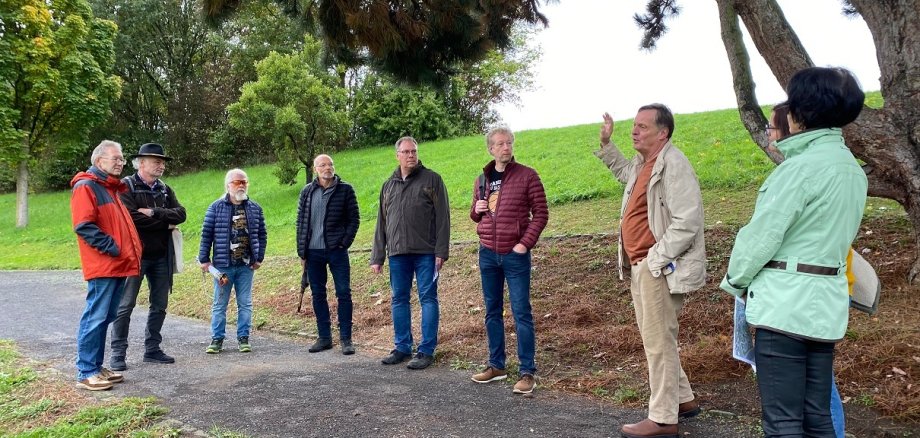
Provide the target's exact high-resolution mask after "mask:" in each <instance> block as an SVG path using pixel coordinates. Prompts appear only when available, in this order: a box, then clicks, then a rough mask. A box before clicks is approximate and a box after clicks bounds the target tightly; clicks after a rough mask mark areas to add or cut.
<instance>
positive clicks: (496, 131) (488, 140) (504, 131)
mask: <svg viewBox="0 0 920 438" xmlns="http://www.w3.org/2000/svg"><path fill="white" fill-rule="evenodd" d="M495 134H505V135H507V136H508V137H511V143H514V133H513V132H511V128H509V127H507V126H505V125H500V126H496V127H494V128H492V129H490V130H489V132H488V133H486V148H489V147H491V146H492V137H494V136H495Z"/></svg>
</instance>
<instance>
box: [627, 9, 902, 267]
mask: <svg viewBox="0 0 920 438" xmlns="http://www.w3.org/2000/svg"><path fill="white" fill-rule="evenodd" d="M716 3H717V4H718V6H719V18H720V23H721V27H722V41H723V42H724V44H725V51H726V53H727V54H728V59H729V63H730V64H731V68H732V76H733V77H734V87H735V95H736V97H737V100H738V111H739V113H740V114H741V120H742V122H743V123H744V125H745V127H746V128H747V130H748V131H749V132H750V133H751V137H752V138H753V139H754V141H756V142H757V143H758V144H760V145H761V146H762V147H763V146H766V144H767V134H766V132H765V130H764V126H765V125H766V118H765V117H764V115H763V112H762V111H761V110H760V106H759V104H758V102H757V99H756V97H755V95H754V81H753V79H752V78H751V73H750V65H749V64H750V63H749V58H748V52H747V47H746V46H745V44H744V40H743V39H742V37H741V29H740V23H739V18H740V21H741V22H743V23H744V27H745V28H746V29H747V30H748V33H749V34H750V35H751V39H752V40H753V42H754V46H755V49H756V50H757V51H758V52H760V54H761V55H762V56H763V58H764V60H766V62H767V65H768V66H769V67H770V69H771V70H772V71H773V75H774V76H775V77H776V80H777V81H779V83H780V84H783V85H785V84H787V83H788V82H789V79H790V78H791V77H792V75H793V74H795V72H797V71H798V70H800V69H802V68H806V67H811V66H813V65H814V63H813V62H812V60H811V57H810V56H809V55H808V52H807V51H806V50H805V47H804V46H803V45H802V43H801V41H799V38H798V36H796V34H795V31H793V30H792V27H791V26H790V25H789V23H788V22H787V21H786V18H785V16H784V15H783V11H782V9H781V8H780V7H779V5H778V4H777V3H776V1H775V0H717V1H716ZM842 3H843V12H844V13H846V14H850V15H857V14H858V15H860V16H862V18H863V19H864V20H865V21H866V24H867V25H868V26H869V31H870V32H871V33H872V38H873V40H875V48H876V56H877V57H878V63H879V67H880V70H881V73H882V77H881V84H882V90H881V92H882V97H883V98H884V105H883V106H882V108H880V109H874V108H868V107H866V108H864V109H863V111H862V113H861V114H860V116H859V118H858V119H857V120H856V121H855V122H853V123H851V124H850V125H848V126H846V127H845V128H844V130H843V131H844V135H845V137H846V141H847V145H848V146H849V147H850V149H851V150H852V151H853V153H854V155H856V157H857V158H859V159H861V160H863V161H864V162H865V163H866V164H867V165H866V166H864V169H865V170H866V174H867V176H868V178H869V195H870V196H878V197H883V198H888V199H893V200H895V201H897V202H898V203H900V204H901V205H902V206H903V207H904V209H905V210H906V212H907V215H908V216H909V217H910V220H911V222H912V224H913V232H914V236H915V238H916V241H917V242H918V247H917V250H918V253H917V256H918V257H917V259H916V260H915V262H914V264H913V267H912V268H911V270H910V273H909V274H908V276H909V280H910V281H914V280H915V279H916V278H917V275H918V274H920V172H918V170H917V169H920V154H918V151H920V80H918V78H920V1H917V0H907V1H876V0H844V1H843V2H842ZM679 11H680V10H679V8H678V7H676V0H651V1H649V3H648V10H647V13H646V14H645V15H641V16H640V15H637V16H636V17H635V18H636V21H637V23H639V24H640V25H642V26H644V27H645V29H646V39H645V42H644V46H645V47H653V46H654V41H655V40H656V39H657V38H658V37H660V36H661V35H662V34H663V33H664V32H665V31H666V30H667V27H666V26H665V25H664V21H665V19H667V18H668V17H670V16H674V15H676V14H678V13H679ZM814 19H815V20H820V17H815V18H814ZM771 159H773V160H774V161H778V160H779V157H771Z"/></svg>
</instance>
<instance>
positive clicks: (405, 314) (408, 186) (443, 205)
mask: <svg viewBox="0 0 920 438" xmlns="http://www.w3.org/2000/svg"><path fill="white" fill-rule="evenodd" d="M396 160H397V161H398V162H399V166H398V167H397V168H396V170H395V171H394V172H393V175H392V176H390V178H388V179H387V180H386V182H384V183H383V187H382V188H381V189H380V202H379V204H378V205H379V207H378V210H377V227H376V229H375V231H374V245H373V249H372V250H371V260H370V263H371V269H372V270H373V271H374V273H375V274H379V273H380V272H381V270H382V267H383V262H384V259H386V258H389V260H390V288H391V289H392V304H391V307H392V311H393V332H394V339H393V343H394V344H395V347H396V348H394V349H393V351H391V352H390V355H389V356H387V357H385V358H384V359H383V360H382V362H383V364H384V365H395V364H399V363H402V362H405V361H406V360H408V359H409V358H411V357H412V347H413V340H412V310H411V308H410V306H409V295H410V293H411V292H412V277H415V280H416V284H417V285H418V296H419V304H420V305H421V307H422V324H421V325H422V339H421V342H419V344H418V353H417V354H416V355H415V357H414V358H413V359H412V360H411V361H409V364H408V365H407V367H408V368H409V369H414V370H420V369H424V368H428V366H430V365H431V364H432V363H434V350H435V347H436V346H437V344H438V318H439V312H440V310H439V308H438V271H440V270H441V266H443V264H444V262H445V261H447V256H448V250H449V246H450V205H449V203H448V201H447V188H446V187H445V186H444V181H443V180H442V179H441V176H440V175H438V174H437V173H435V172H434V171H432V170H429V169H428V168H426V167H425V166H423V165H422V162H421V160H419V159H418V142H416V141H415V139H414V138H412V137H402V138H400V139H399V140H397V141H396Z"/></svg>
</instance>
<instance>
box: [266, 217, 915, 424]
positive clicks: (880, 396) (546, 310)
mask: <svg viewBox="0 0 920 438" xmlns="http://www.w3.org/2000/svg"><path fill="white" fill-rule="evenodd" d="M908 227H909V224H907V223H906V222H905V221H904V220H902V219H898V218H875V219H872V218H869V219H866V220H864V226H863V228H862V230H861V231H860V234H859V236H858V238H857V240H856V242H855V247H856V249H857V250H858V251H860V252H861V253H862V254H863V255H864V257H865V258H866V259H867V260H869V262H871V263H872V265H873V266H875V267H876V269H877V270H878V271H879V275H880V277H881V280H882V282H883V285H884V286H883V295H882V301H881V305H880V309H879V312H878V313H877V314H876V315H874V316H871V317H870V316H867V315H865V314H863V313H860V312H857V311H851V316H850V326H849V330H848V332H847V337H846V340H844V341H843V342H841V343H840V344H838V347H837V358H836V361H835V370H836V376H837V382H838V385H839V389H840V392H841V394H842V396H843V397H844V400H845V403H846V407H847V413H848V425H847V429H848V431H851V432H853V433H855V434H857V436H889V434H892V435H890V436H895V435H893V434H897V436H903V435H904V433H905V432H911V431H913V432H916V431H917V430H920V380H918V376H920V318H918V317H917V315H918V314H920V294H918V291H920V289H918V287H916V286H911V285H909V284H907V282H906V281H905V279H906V273H907V270H908V269H909V267H910V263H911V261H912V257H913V256H914V254H915V251H914V242H913V239H912V238H911V237H909V236H910V235H911V233H910V232H909V228H908ZM736 233H737V230H736V229H734V228H732V227H727V226H717V227H713V228H711V229H709V230H707V232H706V243H707V252H708V258H709V272H708V274H709V278H708V281H707V283H706V286H705V287H704V288H703V289H701V290H699V291H696V292H694V293H692V294H689V295H688V296H687V298H686V301H685V304H684V310H683V312H682V314H681V317H680V343H681V358H682V361H683V365H684V369H685V371H686V372H687V374H688V375H689V377H690V380H691V382H692V383H693V385H694V388H695V390H696V391H697V393H698V395H699V396H700V398H701V400H702V402H703V403H704V405H705V407H707V408H709V409H718V410H725V411H729V412H733V413H735V414H738V415H742V416H749V417H754V418H759V416H760V406H759V400H758V398H757V387H756V381H755V379H754V377H753V375H752V373H751V371H750V368H749V367H748V366H746V365H743V364H742V363H740V362H738V361H735V360H733V359H732V358H731V330H732V311H733V301H732V297H731V296H730V295H728V294H726V293H724V292H722V291H721V290H720V289H718V282H719V281H720V280H721V278H722V277H723V276H724V274H725V268H726V265H727V260H728V256H729V253H730V251H731V245H732V243H733V241H734V236H735V234H736ZM352 276H353V280H352V283H353V287H354V300H355V337H356V341H357V342H359V343H362V344H363V345H369V346H376V347H378V348H380V349H381V350H386V351H388V350H389V349H390V348H392V325H391V319H390V303H389V290H388V287H387V283H386V276H385V275H381V276H376V277H375V276H373V275H371V274H369V273H368V270H367V269H362V268H361V267H359V266H356V268H355V269H353V273H352ZM481 293H482V292H481V288H480V279H479V272H478V262H477V244H475V243H469V244H458V245H455V246H453V247H452V248H451V259H450V260H449V261H448V263H447V264H446V265H445V269H444V271H443V273H442V276H441V280H440V286H439V295H440V296H439V299H440V303H441V327H440V333H439V335H440V338H439V347H438V352H439V354H438V360H439V361H440V362H441V363H444V364H449V365H451V366H453V367H456V368H473V367H474V366H478V365H479V364H482V363H484V362H485V359H486V358H487V357H488V352H487V347H486V340H485V339H486V337H485V329H484V327H483V311H482V295H481ZM306 301H309V297H307V298H306ZM331 301H333V302H334V301H335V300H331ZM263 304H265V305H267V306H269V307H273V308H274V311H275V312H277V313H279V314H289V315H291V316H293V315H292V314H293V311H292V309H293V308H296V298H294V301H293V303H292V299H291V295H290V294H286V295H285V296H284V297H283V298H282V297H280V296H279V297H275V298H274V299H272V300H271V301H270V302H267V303H263ZM532 304H533V309H534V319H535V324H536V332H537V366H538V368H539V371H538V374H539V376H540V379H541V384H542V385H543V386H550V387H552V388H554V389H559V390H564V391H569V392H574V393H579V394H586V395H589V396H593V397H597V398H601V399H604V400H608V401H611V402H616V403H618V404H626V405H632V406H643V405H644V404H645V401H646V400H647V397H648V389H647V370H646V366H645V356H644V353H643V350H642V341H641V339H640V338H639V333H638V330H637V328H636V325H635V315H634V312H633V308H632V303H631V298H630V294H629V284H628V282H626V281H621V280H619V279H618V278H617V273H616V253H615V238H614V237H613V236H610V235H601V236H577V237H567V238H554V239H544V240H543V241H541V243H540V245H539V246H538V248H537V249H536V250H535V251H534V255H533V284H532ZM330 305H331V306H332V307H333V309H332V315H335V310H334V306H335V305H334V303H330ZM304 307H305V308H307V309H308V310H307V313H306V314H305V315H302V316H303V317H312V314H310V313H309V312H310V310H309V307H310V306H309V304H308V303H305V306H304ZM413 311H414V316H415V318H414V321H413V324H414V326H415V333H418V328H417V327H418V305H417V302H416V301H415V300H413ZM506 312H507V314H506V315H507V316H506V319H505V321H506V325H505V328H506V332H507V336H508V353H509V368H512V371H515V369H514V368H515V367H516V366H517V364H516V357H515V355H514V348H515V347H514V334H513V333H514V323H513V319H512V318H511V310H510V308H509V307H508V304H507V302H506Z"/></svg>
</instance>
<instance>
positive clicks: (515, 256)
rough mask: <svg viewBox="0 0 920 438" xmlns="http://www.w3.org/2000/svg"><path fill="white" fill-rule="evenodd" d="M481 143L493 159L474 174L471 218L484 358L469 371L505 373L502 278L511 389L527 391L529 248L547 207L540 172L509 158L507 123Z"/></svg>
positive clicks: (530, 378) (532, 369)
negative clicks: (514, 357)
mask: <svg viewBox="0 0 920 438" xmlns="http://www.w3.org/2000/svg"><path fill="white" fill-rule="evenodd" d="M486 145H487V146H488V149H489V154H491V155H492V157H494V158H495V159H494V160H492V161H491V162H489V164H487V165H486V167H485V168H484V169H483V173H482V175H480V176H479V178H477V179H476V184H475V186H474V187H473V205H472V207H471V208H470V219H472V220H473V221H474V222H477V223H478V225H477V226H476V232H477V233H478V234H479V243H480V246H479V272H480V275H481V276H482V296H483V301H484V304H485V308H486V312H485V313H486V316H485V324H486V335H487V336H488V338H489V363H488V366H487V368H486V369H485V371H483V372H481V373H478V374H475V375H474V376H473V381H474V382H477V383H489V382H494V381H498V380H504V379H505V378H507V377H508V375H507V373H506V372H505V323H504V320H503V317H502V316H503V310H504V301H503V300H504V286H505V282H506V281H507V282H508V301H510V303H511V313H512V314H513V315H514V327H515V332H516V334H517V353H518V360H519V361H520V374H521V378H520V380H519V381H518V382H517V383H516V384H515V385H514V390H513V392H514V393H515V394H529V393H531V392H533V390H534V388H536V382H535V381H534V375H535V374H536V371H537V368H536V364H535V363H534V355H535V350H536V341H535V336H534V326H533V312H532V310H531V307H530V267H531V257H530V250H531V249H532V248H533V247H534V246H535V245H536V244H537V240H538V239H539V238H540V233H542V232H543V228H545V227H546V222H547V221H548V220H549V208H548V207H547V206H546V193H545V192H544V190H543V183H542V182H541V181H540V176H539V175H537V172H536V171H535V170H534V169H531V168H529V167H527V166H524V165H522V164H519V163H517V162H516V161H514V148H513V146H514V133H512V132H511V130H510V129H508V128H507V127H498V128H494V129H492V130H491V131H489V133H488V134H486Z"/></svg>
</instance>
